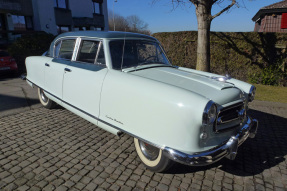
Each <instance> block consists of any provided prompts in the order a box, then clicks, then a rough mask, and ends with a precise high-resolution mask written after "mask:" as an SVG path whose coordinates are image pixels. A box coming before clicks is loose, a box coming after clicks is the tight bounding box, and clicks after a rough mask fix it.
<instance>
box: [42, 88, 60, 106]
mask: <svg viewBox="0 0 287 191" xmlns="http://www.w3.org/2000/svg"><path fill="white" fill-rule="evenodd" d="M38 97H39V100H40V103H41V104H42V105H43V106H44V107H45V108H47V109H53V108H55V107H56V105H57V104H56V103H55V102H53V101H52V100H50V99H49V98H48V97H47V96H46V95H45V92H44V91H43V90H42V89H40V88H38Z"/></svg>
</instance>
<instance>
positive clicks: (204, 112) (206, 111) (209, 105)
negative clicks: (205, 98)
mask: <svg viewBox="0 0 287 191" xmlns="http://www.w3.org/2000/svg"><path fill="white" fill-rule="evenodd" d="M213 105H215V107H216V118H215V121H216V119H217V116H218V112H217V106H216V104H215V102H214V101H212V100H209V102H208V103H207V104H206V106H205V108H204V111H203V114H202V125H210V124H212V123H213V122H214V121H213V122H211V123H204V118H205V117H206V116H207V117H208V112H209V110H210V108H211V107H212V106H213Z"/></svg>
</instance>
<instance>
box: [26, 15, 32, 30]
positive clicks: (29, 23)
mask: <svg viewBox="0 0 287 191" xmlns="http://www.w3.org/2000/svg"><path fill="white" fill-rule="evenodd" d="M25 22H26V29H27V30H33V21H32V17H25Z"/></svg>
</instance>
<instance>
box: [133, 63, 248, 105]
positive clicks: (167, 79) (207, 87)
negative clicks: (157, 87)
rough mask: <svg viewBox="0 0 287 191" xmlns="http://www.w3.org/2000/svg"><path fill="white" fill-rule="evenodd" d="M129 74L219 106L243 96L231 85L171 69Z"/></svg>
mask: <svg viewBox="0 0 287 191" xmlns="http://www.w3.org/2000/svg"><path fill="white" fill-rule="evenodd" d="M130 74H133V75H136V76H140V77H144V78H148V79H151V80H156V81H159V82H162V83H166V84H170V85H173V86H176V87H179V88H182V89H186V90H188V91H191V92H193V93H196V94H199V95H201V96H203V97H206V98H207V99H210V100H213V101H214V102H216V103H217V104H220V105H224V104H227V103H230V102H233V101H236V100H239V99H241V97H242V96H243V95H242V91H241V90H240V89H238V88H236V87H235V86H234V84H232V83H228V82H220V81H216V80H214V79H211V78H210V77H208V76H205V75H200V74H195V73H192V72H187V71H183V70H179V69H176V68H171V67H156V68H145V69H143V70H137V71H133V72H131V73H130Z"/></svg>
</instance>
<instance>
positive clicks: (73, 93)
mask: <svg viewBox="0 0 287 191" xmlns="http://www.w3.org/2000/svg"><path fill="white" fill-rule="evenodd" d="M77 44H79V45H77V46H78V50H77V54H76V55H75V56H74V58H73V59H72V61H71V62H70V64H69V65H68V66H67V70H66V71H65V73H64V82H63V100H64V104H66V106H68V107H70V108H71V109H72V111H75V110H77V111H79V112H81V113H85V114H86V115H88V116H90V117H93V118H94V119H97V118H98V116H99V104H100V96H101V89H102V84H103V80H104V78H105V76H106V74H107V72H108V69H107V68H106V64H105V55H104V49H103V43H102V41H100V40H91V39H81V40H80V42H79V43H77Z"/></svg>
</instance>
